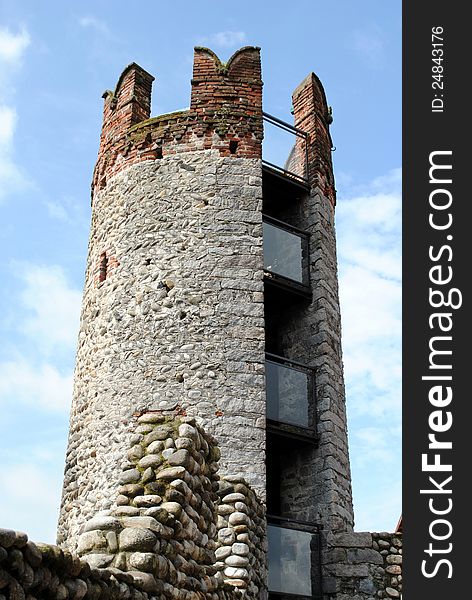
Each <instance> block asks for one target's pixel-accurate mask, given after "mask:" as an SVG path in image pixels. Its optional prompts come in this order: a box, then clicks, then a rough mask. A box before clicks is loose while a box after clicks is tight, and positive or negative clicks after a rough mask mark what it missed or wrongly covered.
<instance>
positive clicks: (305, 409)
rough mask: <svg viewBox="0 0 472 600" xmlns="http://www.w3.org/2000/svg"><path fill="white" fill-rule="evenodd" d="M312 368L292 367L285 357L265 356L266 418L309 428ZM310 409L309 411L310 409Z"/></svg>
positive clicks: (312, 407)
mask: <svg viewBox="0 0 472 600" xmlns="http://www.w3.org/2000/svg"><path fill="white" fill-rule="evenodd" d="M313 391H314V390H313V371H312V370H311V369H309V368H303V367H301V366H294V365H293V363H290V362H285V361H284V359H282V358H279V357H275V356H274V355H267V358H266V400H267V418H268V419H271V420H273V421H278V422H282V423H288V424H290V425H297V426H299V427H306V428H308V427H311V426H312V423H311V422H310V412H313V409H314V406H313V402H310V398H312V397H313ZM310 405H311V406H310ZM310 409H311V410H310Z"/></svg>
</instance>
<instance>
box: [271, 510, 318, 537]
mask: <svg viewBox="0 0 472 600" xmlns="http://www.w3.org/2000/svg"><path fill="white" fill-rule="evenodd" d="M274 521H275V523H274ZM267 523H268V524H269V525H278V523H287V525H296V526H299V527H305V528H306V529H297V531H306V532H307V533H319V532H320V531H321V530H322V529H323V526H322V525H321V524H320V523H313V522H312V521H303V520H302V519H293V518H291V517H281V516H279V515H270V514H269V515H267ZM279 526H280V527H284V525H279ZM286 529H291V528H290V527H288V526H286Z"/></svg>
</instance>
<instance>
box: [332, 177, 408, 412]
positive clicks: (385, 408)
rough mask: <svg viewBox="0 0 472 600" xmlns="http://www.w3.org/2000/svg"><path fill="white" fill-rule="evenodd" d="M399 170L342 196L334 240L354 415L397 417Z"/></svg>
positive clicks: (345, 355) (345, 362) (398, 378)
mask: <svg viewBox="0 0 472 600" xmlns="http://www.w3.org/2000/svg"><path fill="white" fill-rule="evenodd" d="M400 178H401V175H400V171H399V170H398V169H395V170H393V171H392V172H390V173H389V174H387V175H386V176H383V177H380V178H377V179H375V180H374V181H372V182H371V183H370V184H369V185H368V186H364V189H360V190H358V192H359V193H358V194H356V195H355V196H352V197H349V196H347V195H346V196H345V197H342V196H341V197H340V200H339V203H338V206H337V217H336V218H337V233H338V235H337V238H338V254H339V262H340V280H339V286H340V298H341V312H342V321H343V349H344V364H345V370H346V382H347V386H348V392H349V395H348V401H349V402H350V408H351V410H352V412H353V413H354V414H356V413H359V414H363V413H364V414H366V413H369V414H375V415H377V416H381V415H384V414H386V413H389V414H395V415H396V416H399V414H400V413H399V411H400V377H401V248H400V240H401V196H400Z"/></svg>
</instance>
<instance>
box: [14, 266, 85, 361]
mask: <svg viewBox="0 0 472 600" xmlns="http://www.w3.org/2000/svg"><path fill="white" fill-rule="evenodd" d="M19 276H20V278H21V279H22V280H23V283H24V289H23V291H22V293H21V303H22V305H23V307H24V308H25V309H26V315H25V317H24V318H23V321H22V322H21V323H20V325H19V328H20V329H21V330H22V331H23V332H24V333H26V334H27V335H28V336H29V337H30V338H31V339H32V340H34V343H35V344H37V345H38V346H39V347H40V348H41V349H42V351H43V352H45V353H51V352H53V351H55V350H56V349H63V350H70V349H73V348H74V347H75V344H76V341H77V332H78V328H79V312H80V303H81V296H82V295H81V292H80V291H79V290H77V289H75V288H73V287H71V286H70V285H69V283H68V282H67V280H66V277H65V275H64V272H63V270H62V269H61V268H60V267H58V266H56V265H53V266H39V265H32V264H26V265H23V266H20V267H19Z"/></svg>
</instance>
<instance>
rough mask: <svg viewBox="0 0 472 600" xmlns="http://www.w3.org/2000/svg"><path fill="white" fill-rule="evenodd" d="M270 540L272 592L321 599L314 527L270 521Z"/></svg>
mask: <svg viewBox="0 0 472 600" xmlns="http://www.w3.org/2000/svg"><path fill="white" fill-rule="evenodd" d="M267 540H268V564H269V576H268V588H269V594H273V595H276V594H277V595H285V594H287V595H296V596H305V597H309V598H318V597H319V594H320V591H321V590H320V555H319V533H318V531H317V530H315V527H311V531H307V530H305V531H303V528H300V527H297V528H291V527H290V526H289V525H274V524H271V523H269V524H268V526H267Z"/></svg>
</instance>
